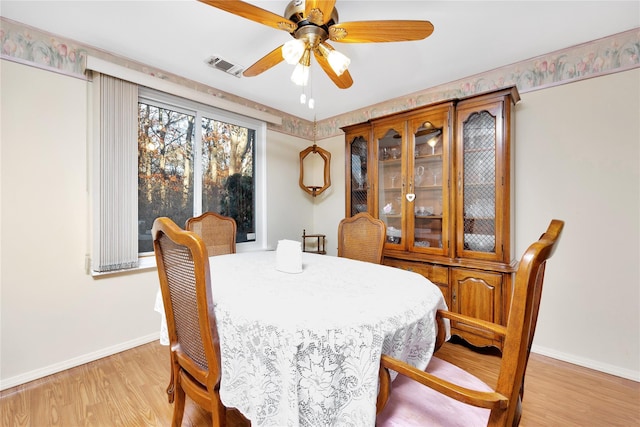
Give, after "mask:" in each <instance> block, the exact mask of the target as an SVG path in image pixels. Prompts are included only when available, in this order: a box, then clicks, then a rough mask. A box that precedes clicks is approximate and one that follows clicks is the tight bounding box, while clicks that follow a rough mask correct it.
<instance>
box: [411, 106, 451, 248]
mask: <svg viewBox="0 0 640 427" xmlns="http://www.w3.org/2000/svg"><path fill="white" fill-rule="evenodd" d="M448 123H449V108H448V107H447V108H444V109H440V110H435V111H432V112H430V113H429V114H426V115H421V116H418V117H416V118H414V119H412V120H411V121H410V134H411V138H412V140H413V144H412V149H411V154H412V162H410V167H411V171H412V174H413V189H412V192H413V193H414V194H415V198H414V201H413V202H412V203H411V208H410V211H409V212H408V213H407V214H408V215H407V216H408V222H409V229H410V230H412V236H411V239H410V246H411V250H412V251H414V252H425V253H431V254H439V255H446V254H447V253H448V248H449V242H448V236H449V233H448V224H449V221H448V211H449V209H448V207H449V204H448V200H449V193H448V176H449V167H448V158H449V142H448V141H449V127H448Z"/></svg>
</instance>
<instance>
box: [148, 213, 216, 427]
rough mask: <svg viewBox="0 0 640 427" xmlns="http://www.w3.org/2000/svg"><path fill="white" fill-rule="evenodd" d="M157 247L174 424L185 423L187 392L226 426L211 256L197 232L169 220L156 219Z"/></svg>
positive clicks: (177, 426) (154, 234)
mask: <svg viewBox="0 0 640 427" xmlns="http://www.w3.org/2000/svg"><path fill="white" fill-rule="evenodd" d="M152 235H153V248H154V251H155V256H156V263H157V266H158V277H159V279H160V290H161V293H162V301H163V304H164V310H165V315H166V318H167V327H168V331H169V345H170V351H171V358H170V359H171V365H172V366H171V383H170V388H171V387H173V389H169V390H167V392H168V393H169V401H172V400H173V402H174V408H173V421H172V425H173V427H179V426H180V425H181V424H182V418H183V415H184V409H185V394H186V395H189V397H190V398H191V399H192V400H193V401H194V402H196V403H197V404H198V405H200V406H201V407H203V408H204V409H206V410H208V411H210V412H211V414H212V417H211V418H212V425H213V426H215V427H219V426H224V425H225V420H226V408H225V407H224V405H223V404H222V402H221V401H220V395H219V389H220V374H221V366H220V347H219V341H218V332H217V328H216V318H215V314H214V311H213V297H212V295H211V275H210V272H209V259H208V256H207V249H206V247H205V244H204V242H203V241H202V239H201V238H200V236H198V235H197V234H195V233H193V232H190V231H184V230H182V229H181V228H180V227H178V226H177V225H176V224H175V223H174V222H173V221H171V220H170V219H169V218H158V219H156V220H155V221H154V223H153V229H152Z"/></svg>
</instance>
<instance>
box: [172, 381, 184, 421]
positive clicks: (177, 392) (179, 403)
mask: <svg viewBox="0 0 640 427" xmlns="http://www.w3.org/2000/svg"><path fill="white" fill-rule="evenodd" d="M174 397H175V400H174V402H173V420H172V421H171V426H172V427H181V426H182V417H183V416H184V406H185V401H186V395H185V392H184V389H183V388H182V386H181V385H180V380H179V379H178V384H177V386H175V389H174Z"/></svg>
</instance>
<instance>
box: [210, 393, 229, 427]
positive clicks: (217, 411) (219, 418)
mask: <svg viewBox="0 0 640 427" xmlns="http://www.w3.org/2000/svg"><path fill="white" fill-rule="evenodd" d="M211 403H212V404H211V425H212V427H226V425H227V408H226V406H224V405H223V404H222V401H221V400H220V392H219V390H216V391H214V396H213V401H212V402H211Z"/></svg>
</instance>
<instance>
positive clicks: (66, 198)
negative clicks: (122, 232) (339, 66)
mask: <svg viewBox="0 0 640 427" xmlns="http://www.w3.org/2000/svg"><path fill="white" fill-rule="evenodd" d="M0 78H1V82H0V88H1V94H2V96H1V105H0V107H1V116H0V119H1V125H2V127H1V133H0V152H1V156H0V161H1V163H0V166H1V167H0V186H1V189H2V191H1V192H0V208H1V212H0V214H1V217H0V255H1V258H0V266H1V268H0V292H1V295H2V298H1V302H0V304H1V305H0V313H1V318H0V340H1V341H0V361H1V363H2V365H1V369H0V371H1V380H0V388H2V389H4V388H7V387H11V386H13V385H16V384H20V383H23V382H26V381H29V380H32V379H34V378H38V377H41V376H44V375H47V374H50V373H53V372H56V371H59V370H61V369H66V368H68V367H70V366H74V365H77V364H81V363H84V362H86V361H89V360H93V359H96V358H98V357H101V356H105V355H108V354H112V353H114V352H117V351H120V350H123V349H126V348H130V347H133V346H135V345H139V344H141V343H144V342H148V341H150V340H153V339H156V338H157V336H158V331H159V326H160V318H159V315H158V314H157V313H156V312H154V311H153V304H154V301H155V295H156V291H157V280H158V279H157V273H156V271H155V270H150V271H144V272H138V273H133V274H123V275H117V276H107V277H103V278H99V279H94V278H92V277H90V276H88V275H87V274H85V266H84V262H85V254H86V253H87V252H88V249H87V248H88V247H89V243H88V242H89V238H90V236H89V233H88V231H87V230H88V220H89V211H88V192H87V174H88V171H87V131H88V129H87V127H88V125H87V119H86V118H87V116H88V111H87V97H88V90H89V86H90V83H87V82H86V81H84V80H80V79H76V78H72V77H68V76H64V75H61V74H55V73H51V72H48V71H44V70H41V69H37V68H32V67H28V66H25V65H20V64H17V63H13V62H9V61H5V60H2V61H0ZM306 146H307V141H304V140H301V139H300V138H295V137H290V136H286V135H283V134H280V133H274V132H268V133H267V162H268V165H269V166H268V168H267V169H268V170H267V196H268V198H267V212H268V226H267V227H268V228H267V230H268V232H267V233H268V237H267V238H268V245H269V246H270V247H272V248H275V246H276V243H277V240H278V239H282V238H289V239H298V240H299V239H300V236H301V234H302V229H303V228H305V227H306V228H307V229H311V228H312V227H313V202H312V201H311V200H308V199H307V198H306V197H305V194H306V193H304V192H303V191H302V190H301V189H300V188H299V187H298V153H299V151H301V150H302V149H303V148H304V147H306Z"/></svg>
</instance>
